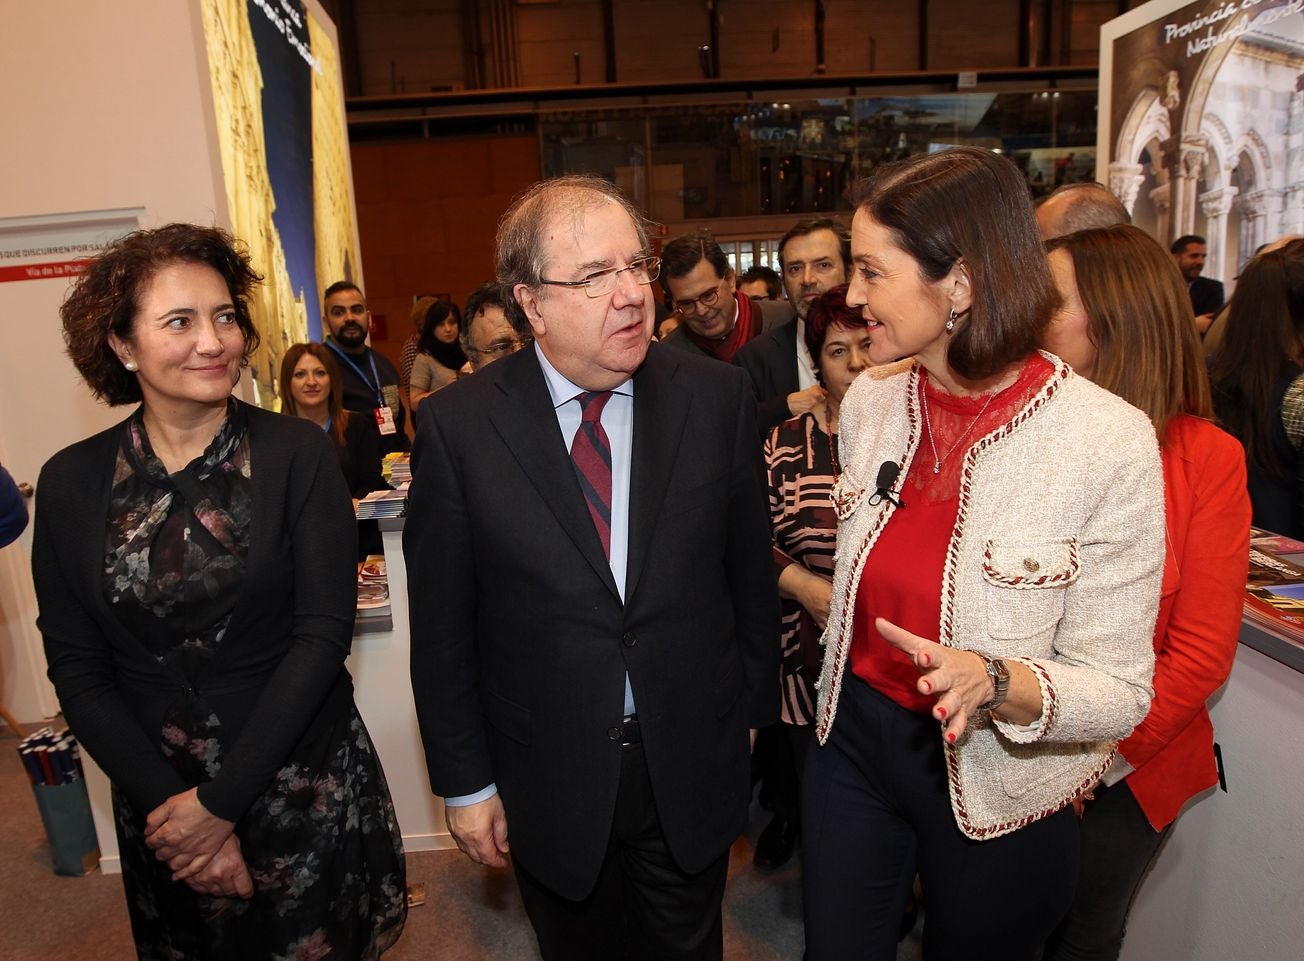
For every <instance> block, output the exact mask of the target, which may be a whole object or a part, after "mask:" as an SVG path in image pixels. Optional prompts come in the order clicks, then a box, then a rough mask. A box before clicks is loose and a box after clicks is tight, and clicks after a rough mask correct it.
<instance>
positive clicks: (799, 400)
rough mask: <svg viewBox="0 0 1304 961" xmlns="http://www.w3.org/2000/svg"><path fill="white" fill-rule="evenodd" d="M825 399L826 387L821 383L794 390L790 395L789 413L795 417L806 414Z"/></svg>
mask: <svg viewBox="0 0 1304 961" xmlns="http://www.w3.org/2000/svg"><path fill="white" fill-rule="evenodd" d="M823 399H824V388H823V387H821V386H820V385H819V384H814V385H813V386H811V387H807V388H806V389H805V390H798V391H793V392H792V393H791V394H789V395H788V413H790V414H791V415H792V416H793V417H796V416H797V415H798V414H804V413H806V411H808V410H810V409H811V408H812V407H814V406H815V405H816V404H818V403H819V402H820V401H822V400H823Z"/></svg>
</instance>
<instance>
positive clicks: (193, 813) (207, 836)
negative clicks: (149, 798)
mask: <svg viewBox="0 0 1304 961" xmlns="http://www.w3.org/2000/svg"><path fill="white" fill-rule="evenodd" d="M234 828H235V825H234V824H232V823H231V822H230V821H225V820H223V819H222V818H220V817H218V816H217V815H215V814H211V813H210V812H209V810H208V809H207V808H206V807H204V805H203V804H201V803H200V800H199V791H198V789H197V788H191V789H190V790H189V791H183V792H182V793H180V794H174V795H172V797H170V798H168V799H167V800H166V801H164V802H163V803H162V804H160V805H159V806H158V807H156V808H155V809H154V810H153V811H151V812H150V813H149V816H148V817H147V818H145V843H146V844H147V845H149V847H150V848H151V849H152V850H153V851H154V856H155V857H156V858H158V859H159V860H160V861H165V862H167V866H168V867H170V868H171V869H172V871H173V872H174V873H173V876H172V878H173V880H174V881H185V880H188V879H189V878H191V877H193V876H194V875H195V874H197V873H198V872H200V871H202V870H203V869H204V866H205V865H207V864H208V862H209V860H210V859H211V858H212V857H213V855H215V854H217V852H218V849H219V848H221V847H222V845H223V843H224V842H225V841H226V839H227V838H228V837H230V836H231V831H232V830H233V829H234Z"/></svg>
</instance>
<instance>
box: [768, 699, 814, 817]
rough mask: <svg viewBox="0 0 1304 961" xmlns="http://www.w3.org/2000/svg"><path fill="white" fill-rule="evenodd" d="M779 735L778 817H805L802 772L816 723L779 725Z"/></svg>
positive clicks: (774, 787)
mask: <svg viewBox="0 0 1304 961" xmlns="http://www.w3.org/2000/svg"><path fill="white" fill-rule="evenodd" d="M775 727H776V728H777V729H778V731H779V736H778V737H777V738H776V740H775V745H774V767H773V779H772V780H771V781H770V791H771V794H770V797H771V798H772V799H773V800H774V816H775V817H778V818H782V819H783V820H785V821H797V820H800V818H801V772H802V771H804V770H805V769H806V755H807V754H809V753H810V745H811V742H812V741H813V740H814V739H815V725H813V724H784V723H783V722H779V723H778V724H776V725H775Z"/></svg>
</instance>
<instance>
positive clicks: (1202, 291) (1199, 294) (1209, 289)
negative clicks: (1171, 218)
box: [1170, 234, 1224, 336]
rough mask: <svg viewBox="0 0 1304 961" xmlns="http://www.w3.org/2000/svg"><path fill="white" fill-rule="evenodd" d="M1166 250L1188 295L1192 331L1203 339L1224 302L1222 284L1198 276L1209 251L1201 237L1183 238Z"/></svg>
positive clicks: (1188, 236) (1189, 236)
mask: <svg viewBox="0 0 1304 961" xmlns="http://www.w3.org/2000/svg"><path fill="white" fill-rule="evenodd" d="M1170 249H1171V250H1172V253H1173V259H1174V260H1175V261H1177V269H1178V270H1180V271H1181V272H1182V277H1183V278H1184V279H1185V280H1186V287H1187V290H1188V291H1189V292H1190V294H1191V309H1192V310H1194V311H1195V326H1196V329H1198V330H1199V331H1200V334H1201V336H1203V335H1204V332H1205V331H1206V330H1208V329H1209V325H1210V324H1212V323H1213V319H1214V318H1215V317H1216V316H1218V311H1220V310H1222V306H1223V300H1224V294H1223V285H1222V283H1221V282H1220V281H1217V280H1210V279H1209V278H1208V277H1201V276H1200V272H1201V271H1203V270H1204V260H1205V257H1206V256H1207V255H1208V253H1209V247H1208V245H1207V244H1206V243H1205V240H1204V238H1203V237H1199V236H1197V235H1195V234H1187V235H1186V236H1184V237H1178V238H1177V239H1176V240H1174V241H1173V246H1172V247H1171V248H1170Z"/></svg>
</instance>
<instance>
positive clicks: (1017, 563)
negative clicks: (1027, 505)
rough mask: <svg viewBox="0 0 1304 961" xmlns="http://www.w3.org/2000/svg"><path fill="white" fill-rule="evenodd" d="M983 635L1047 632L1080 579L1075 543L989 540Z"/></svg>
mask: <svg viewBox="0 0 1304 961" xmlns="http://www.w3.org/2000/svg"><path fill="white" fill-rule="evenodd" d="M982 572H983V580H984V581H985V582H986V584H985V587H986V590H985V594H986V601H987V633H988V635H989V636H991V637H994V638H1002V639H1010V640H1014V639H1021V638H1029V637H1035V636H1037V635H1038V634H1042V633H1044V632H1046V631H1049V630H1050V629H1051V628H1053V627H1054V626H1055V625H1056V624H1057V623H1059V619H1060V618H1061V617H1062V616H1063V614H1064V591H1065V588H1067V587H1068V586H1069V585H1070V584H1072V583H1073V582H1074V581H1076V580H1077V579H1078V574H1079V573H1080V572H1081V564H1080V561H1079V558H1078V541H1077V538H1075V537H1066V538H1062V539H1058V540H1047V541H997V540H989V541H987V543H986V546H985V547H984V550H983V568H982Z"/></svg>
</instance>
